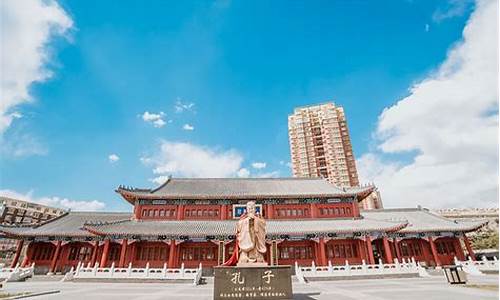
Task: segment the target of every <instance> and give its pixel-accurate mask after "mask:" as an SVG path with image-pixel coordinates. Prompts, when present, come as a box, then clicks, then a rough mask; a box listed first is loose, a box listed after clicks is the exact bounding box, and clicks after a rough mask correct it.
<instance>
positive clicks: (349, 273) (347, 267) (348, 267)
mask: <svg viewBox="0 0 500 300" xmlns="http://www.w3.org/2000/svg"><path fill="white" fill-rule="evenodd" d="M345 272H346V275H347V276H351V266H349V261H348V260H347V259H346V260H345Z"/></svg>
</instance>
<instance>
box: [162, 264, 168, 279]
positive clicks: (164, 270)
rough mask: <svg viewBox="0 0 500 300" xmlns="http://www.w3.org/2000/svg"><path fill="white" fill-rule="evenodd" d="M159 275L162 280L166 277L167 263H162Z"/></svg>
mask: <svg viewBox="0 0 500 300" xmlns="http://www.w3.org/2000/svg"><path fill="white" fill-rule="evenodd" d="M161 275H162V277H163V278H166V277H167V263H163V270H161Z"/></svg>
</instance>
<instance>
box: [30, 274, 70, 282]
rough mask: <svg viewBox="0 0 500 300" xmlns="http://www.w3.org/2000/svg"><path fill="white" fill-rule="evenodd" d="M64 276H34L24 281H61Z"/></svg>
mask: <svg viewBox="0 0 500 300" xmlns="http://www.w3.org/2000/svg"><path fill="white" fill-rule="evenodd" d="M63 277H64V275H35V276H33V277H30V278H27V279H26V281H61V279H63Z"/></svg>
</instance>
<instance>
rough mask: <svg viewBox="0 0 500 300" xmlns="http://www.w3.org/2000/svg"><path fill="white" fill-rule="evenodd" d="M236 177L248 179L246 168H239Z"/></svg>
mask: <svg viewBox="0 0 500 300" xmlns="http://www.w3.org/2000/svg"><path fill="white" fill-rule="evenodd" d="M236 175H237V176H238V177H240V178H247V177H250V171H248V169H247V168H241V169H239V170H238V172H237V173H236Z"/></svg>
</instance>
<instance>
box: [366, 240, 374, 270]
mask: <svg viewBox="0 0 500 300" xmlns="http://www.w3.org/2000/svg"><path fill="white" fill-rule="evenodd" d="M366 249H367V251H368V264H371V265H373V264H375V257H373V247H372V239H371V238H370V236H367V237H366Z"/></svg>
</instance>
